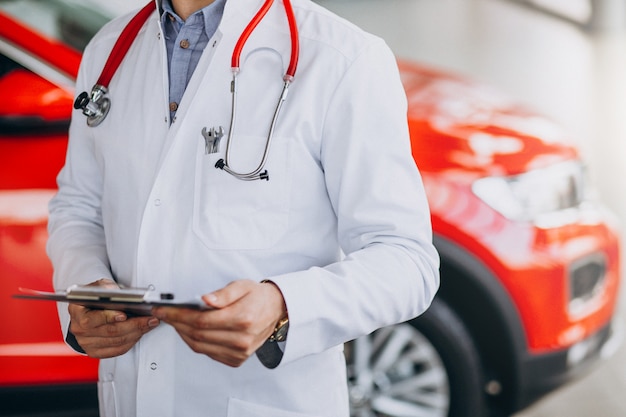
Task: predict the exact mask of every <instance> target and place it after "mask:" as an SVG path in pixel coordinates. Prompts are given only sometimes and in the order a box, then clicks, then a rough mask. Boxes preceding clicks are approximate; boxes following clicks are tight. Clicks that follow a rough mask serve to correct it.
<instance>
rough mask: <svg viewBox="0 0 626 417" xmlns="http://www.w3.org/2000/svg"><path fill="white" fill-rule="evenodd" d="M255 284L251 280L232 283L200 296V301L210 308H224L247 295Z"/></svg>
mask: <svg viewBox="0 0 626 417" xmlns="http://www.w3.org/2000/svg"><path fill="white" fill-rule="evenodd" d="M254 285H256V282H254V281H251V280H238V281H233V282H231V283H230V284H228V285H226V286H225V287H224V288H221V289H219V290H217V291H213V292H211V293H208V294H204V295H203V296H202V300H203V301H204V302H205V303H206V304H207V305H208V306H210V307H213V308H224V307H227V306H229V305H231V304H233V303H235V302H236V301H237V300H239V299H241V298H243V297H244V296H245V295H246V294H248V293H249V292H250V291H251V290H252V287H253V286H254Z"/></svg>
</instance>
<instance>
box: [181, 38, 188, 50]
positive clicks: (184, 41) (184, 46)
mask: <svg viewBox="0 0 626 417" xmlns="http://www.w3.org/2000/svg"><path fill="white" fill-rule="evenodd" d="M180 47H181V48H183V49H187V48H189V40H188V39H183V40H182V41H180Z"/></svg>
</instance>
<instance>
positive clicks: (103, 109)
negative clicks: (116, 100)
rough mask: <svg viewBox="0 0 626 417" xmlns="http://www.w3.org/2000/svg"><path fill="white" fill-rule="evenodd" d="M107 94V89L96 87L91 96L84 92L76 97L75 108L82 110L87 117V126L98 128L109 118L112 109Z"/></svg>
mask: <svg viewBox="0 0 626 417" xmlns="http://www.w3.org/2000/svg"><path fill="white" fill-rule="evenodd" d="M106 93H107V89H106V87H103V86H101V85H95V86H94V87H93V89H92V90H91V95H89V93H87V92H86V91H83V92H82V93H80V94H79V95H78V97H76V101H74V108H75V109H77V110H79V109H82V111H83V114H84V115H85V116H87V125H88V126H89V127H96V126H98V125H99V124H100V123H102V121H103V120H104V119H105V118H106V117H107V114H109V110H110V109H111V100H109V99H108V98H107V97H105V96H104V95H105V94H106Z"/></svg>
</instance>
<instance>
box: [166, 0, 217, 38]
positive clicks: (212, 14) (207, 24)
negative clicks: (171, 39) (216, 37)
mask: <svg viewBox="0 0 626 417" xmlns="http://www.w3.org/2000/svg"><path fill="white" fill-rule="evenodd" d="M225 4H226V0H215V1H214V2H213V3H211V4H209V5H208V6H206V7H204V8H202V9H200V10H198V11H197V12H195V13H194V14H192V15H191V16H189V19H192V18H196V16H200V17H202V19H203V23H204V30H205V31H207V36H209V37H211V36H212V33H208V30H210V28H211V27H213V26H214V24H212V22H214V21H215V20H217V21H218V22H219V20H220V19H221V17H222V14H223V13H224V5H225ZM161 10H162V12H161V23H162V24H163V25H165V24H166V20H167V19H172V18H173V19H174V20H175V21H176V22H177V23H178V27H179V28H180V27H181V26H182V25H183V24H184V23H185V21H183V19H181V18H180V16H178V15H177V14H176V12H174V8H173V7H172V2H171V0H162V2H161ZM189 19H187V20H189Z"/></svg>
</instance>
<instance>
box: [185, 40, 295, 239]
mask: <svg viewBox="0 0 626 417" xmlns="http://www.w3.org/2000/svg"><path fill="white" fill-rule="evenodd" d="M283 71H284V63H283V60H282V56H281V55H280V54H279V53H278V52H276V51H274V50H272V49H269V48H257V49H253V50H252V51H251V52H250V53H248V54H247V55H246V57H245V61H243V62H242V70H241V73H240V74H239V76H238V88H237V104H236V119H235V126H234V130H233V133H232V137H231V143H230V150H229V158H228V166H229V167H230V168H231V169H233V170H234V171H236V172H239V173H249V172H251V171H254V170H256V169H257V167H259V165H260V164H261V161H262V160H263V155H264V152H265V147H266V144H267V140H268V133H269V130H270V125H271V121H272V117H273V116H274V111H275V109H276V104H277V101H278V98H279V97H280V95H281V92H282V87H283V80H282V73H283ZM287 107H288V106H287ZM285 116H286V114H285V109H283V111H282V112H281V114H280V117H279V118H278V120H277V123H276V130H275V134H274V135H273V136H274V137H273V138H272V140H271V144H270V147H269V149H268V154H267V161H266V164H265V166H264V167H263V169H262V171H261V172H263V171H265V170H267V173H268V175H269V180H254V181H244V180H240V179H237V178H235V177H233V176H232V175H230V174H229V173H227V172H226V171H222V170H220V169H217V168H215V163H216V162H217V161H218V160H219V159H220V158H224V157H225V151H226V141H227V137H228V133H229V132H228V131H226V132H225V135H224V137H222V139H221V141H220V142H221V143H220V145H219V150H218V152H217V153H213V154H208V155H206V154H205V152H204V147H202V149H201V150H199V152H198V155H199V159H198V161H197V164H196V184H195V186H196V189H195V197H194V200H195V201H194V214H193V215H194V219H193V228H194V232H195V233H196V235H197V236H198V237H200V239H202V241H203V242H204V244H205V245H206V246H207V247H209V248H211V249H221V250H245V249H250V250H255V249H267V248H270V247H272V246H274V245H275V244H276V243H277V242H278V240H279V239H280V238H281V237H282V236H283V235H284V234H285V233H286V231H287V222H288V215H289V199H290V184H291V178H290V167H289V165H290V164H289V162H290V156H289V151H290V149H291V146H290V142H291V140H290V137H291V136H292V135H293V134H295V132H286V131H285V129H284V127H285V125H286V124H285V121H286V119H285ZM225 122H226V120H225V121H224V122H222V123H225ZM224 128H225V129H229V126H228V124H226V123H225V125H224Z"/></svg>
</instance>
